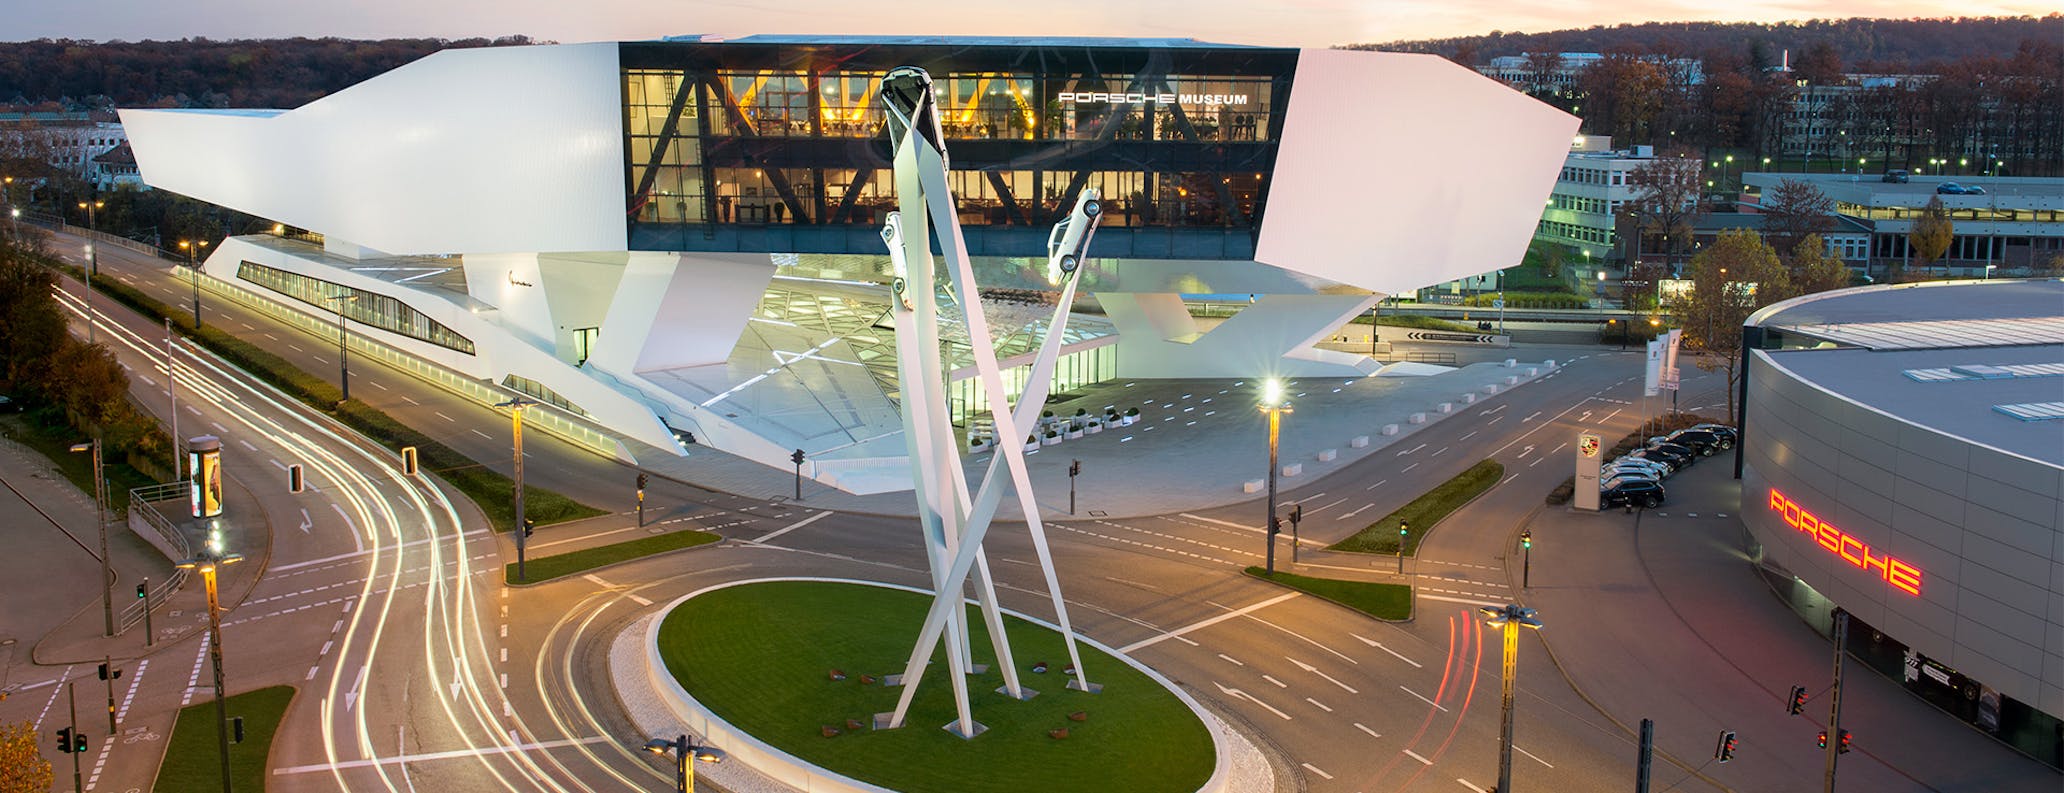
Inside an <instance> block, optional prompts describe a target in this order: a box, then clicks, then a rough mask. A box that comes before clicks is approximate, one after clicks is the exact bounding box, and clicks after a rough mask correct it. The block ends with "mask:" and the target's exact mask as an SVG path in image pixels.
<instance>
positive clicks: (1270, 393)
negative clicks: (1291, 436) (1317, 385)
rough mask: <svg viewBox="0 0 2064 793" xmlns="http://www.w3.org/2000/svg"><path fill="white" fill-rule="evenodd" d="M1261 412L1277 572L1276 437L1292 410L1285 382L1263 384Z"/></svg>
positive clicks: (1271, 550) (1271, 554)
mask: <svg viewBox="0 0 2064 793" xmlns="http://www.w3.org/2000/svg"><path fill="white" fill-rule="evenodd" d="M1261 412H1263V413H1266V414H1268V524H1267V525H1268V571H1269V574H1270V575H1274V574H1275V572H1276V534H1277V533H1278V532H1280V531H1281V529H1280V528H1278V524H1279V523H1280V521H1278V520H1277V519H1276V438H1277V436H1278V435H1279V434H1280V431H1281V429H1282V425H1283V414H1285V413H1289V412H1290V406H1288V405H1285V404H1283V383H1282V381H1279V380H1276V379H1273V378H1271V379H1270V380H1269V381H1268V382H1267V383H1265V384H1263V386H1262V396H1261Z"/></svg>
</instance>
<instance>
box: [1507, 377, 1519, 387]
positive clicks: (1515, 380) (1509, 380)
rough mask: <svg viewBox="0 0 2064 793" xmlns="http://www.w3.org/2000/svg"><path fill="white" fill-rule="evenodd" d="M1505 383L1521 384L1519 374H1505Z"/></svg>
mask: <svg viewBox="0 0 2064 793" xmlns="http://www.w3.org/2000/svg"><path fill="white" fill-rule="evenodd" d="M1505 384H1506V385H1519V375H1506V376H1505Z"/></svg>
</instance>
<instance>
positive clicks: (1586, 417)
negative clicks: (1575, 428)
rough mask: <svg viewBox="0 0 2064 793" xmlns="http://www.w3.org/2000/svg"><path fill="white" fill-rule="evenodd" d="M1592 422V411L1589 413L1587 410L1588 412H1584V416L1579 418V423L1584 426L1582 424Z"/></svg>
mask: <svg viewBox="0 0 2064 793" xmlns="http://www.w3.org/2000/svg"><path fill="white" fill-rule="evenodd" d="M1590 420H1591V411H1589V410H1586V411H1584V415H1581V416H1578V417H1577V423H1579V424H1582V423H1584V422H1586V421H1590Z"/></svg>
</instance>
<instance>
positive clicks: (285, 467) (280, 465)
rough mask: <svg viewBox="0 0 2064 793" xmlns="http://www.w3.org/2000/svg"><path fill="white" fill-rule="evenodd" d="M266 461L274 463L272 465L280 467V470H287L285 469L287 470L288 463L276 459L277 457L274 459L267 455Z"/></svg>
mask: <svg viewBox="0 0 2064 793" xmlns="http://www.w3.org/2000/svg"><path fill="white" fill-rule="evenodd" d="M265 461H266V462H268V463H272V467H274V468H278V469H280V470H282V471H285V470H287V464H286V463H283V462H280V461H278V460H275V459H272V458H270V457H267V458H265Z"/></svg>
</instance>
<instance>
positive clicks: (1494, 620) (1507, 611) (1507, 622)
mask: <svg viewBox="0 0 2064 793" xmlns="http://www.w3.org/2000/svg"><path fill="white" fill-rule="evenodd" d="M1477 610H1478V611H1479V612H1482V614H1483V616H1484V622H1486V623H1488V624H1490V625H1492V626H1494V627H1497V628H1500V629H1501V630H1502V632H1503V633H1504V639H1505V665H1504V667H1505V668H1504V677H1505V690H1504V697H1503V704H1502V706H1503V710H1504V725H1503V727H1502V728H1501V729H1500V732H1499V736H1498V787H1497V790H1498V793H1512V683H1513V678H1514V677H1515V676H1516V675H1517V673H1518V671H1519V629H1520V627H1522V626H1524V627H1528V628H1533V629H1536V630H1539V629H1540V627H1541V621H1540V620H1537V619H1534V610H1533V609H1529V608H1520V606H1519V604H1517V603H1510V604H1506V605H1505V606H1502V607H1500V606H1480V607H1478V609H1477Z"/></svg>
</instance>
